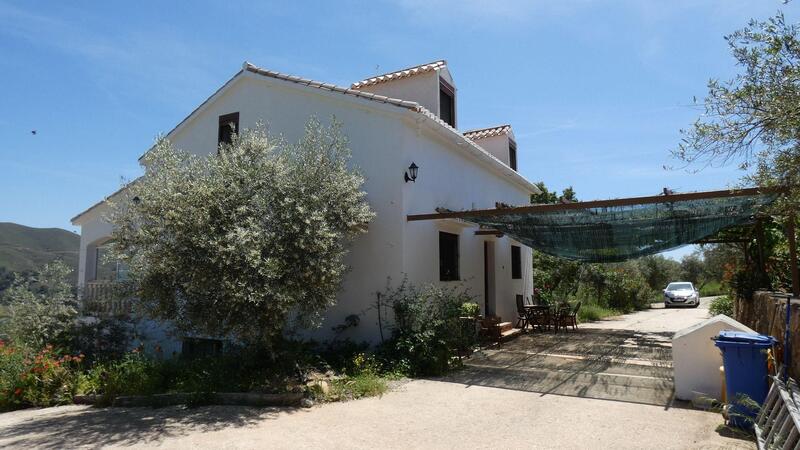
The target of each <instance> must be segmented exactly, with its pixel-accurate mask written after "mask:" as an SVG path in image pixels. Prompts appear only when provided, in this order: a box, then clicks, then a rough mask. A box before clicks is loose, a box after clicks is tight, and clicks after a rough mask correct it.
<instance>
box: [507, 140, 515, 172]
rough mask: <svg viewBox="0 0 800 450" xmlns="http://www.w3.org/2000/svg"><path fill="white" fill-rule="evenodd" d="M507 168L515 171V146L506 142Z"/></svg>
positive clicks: (510, 142)
mask: <svg viewBox="0 0 800 450" xmlns="http://www.w3.org/2000/svg"><path fill="white" fill-rule="evenodd" d="M508 167H511V168H512V169H514V170H517V144H516V143H515V142H514V141H508Z"/></svg>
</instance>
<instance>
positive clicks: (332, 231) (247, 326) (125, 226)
mask: <svg viewBox="0 0 800 450" xmlns="http://www.w3.org/2000/svg"><path fill="white" fill-rule="evenodd" d="M349 159H350V151H349V147H348V142H347V139H346V137H345V136H344V135H343V133H342V131H341V124H340V123H338V122H337V121H336V120H335V119H334V120H333V121H332V124H331V125H329V126H323V125H322V124H321V123H320V122H319V121H318V120H317V119H315V118H311V119H310V120H309V121H308V123H307V124H306V128H305V133H304V135H303V136H302V138H301V139H300V140H299V141H298V142H296V143H289V142H287V141H285V140H284V139H282V138H281V137H278V136H273V135H270V134H269V133H268V132H267V131H266V129H265V128H264V127H263V126H261V125H259V126H257V127H256V128H255V129H253V130H245V131H244V132H243V133H241V135H239V136H236V135H234V137H233V141H232V143H230V144H222V145H221V146H220V148H219V151H218V154H216V155H210V156H197V155H193V154H191V153H188V152H185V151H182V150H178V149H176V148H174V147H173V146H172V145H171V144H170V142H169V141H167V140H165V139H160V140H158V141H157V143H156V145H155V146H154V148H153V149H152V150H151V151H150V152H148V153H147V154H146V155H145V156H144V158H143V165H144V167H145V174H144V175H143V176H142V177H140V178H139V179H137V180H135V181H134V182H132V183H129V184H128V185H127V189H125V190H124V195H123V196H122V199H120V200H117V201H115V202H114V203H113V204H112V208H111V210H112V212H111V214H110V220H111V222H112V223H113V224H114V231H113V235H112V252H113V253H114V255H115V257H117V258H119V259H120V260H121V261H123V262H124V263H126V264H127V265H128V267H129V279H130V285H131V287H132V289H133V290H134V292H135V294H136V295H137V297H138V298H139V299H140V300H139V307H140V308H141V309H142V311H143V312H144V313H146V314H147V315H149V316H151V317H153V318H157V319H164V320H169V321H171V322H172V323H174V324H175V325H176V326H177V327H178V328H179V329H181V330H183V331H188V332H195V333H201V334H205V335H211V336H220V337H230V338H234V339H237V340H239V341H241V342H243V343H246V344H249V345H262V346H269V345H270V343H271V342H273V340H274V338H275V337H276V336H278V335H280V334H281V332H282V331H283V330H284V329H285V326H286V325H287V324H289V323H290V322H291V323H292V324H298V325H301V326H305V327H310V326H314V325H316V324H318V323H319V319H320V317H321V314H322V313H323V312H324V311H325V310H326V309H327V308H328V307H330V306H331V305H333V304H334V303H335V299H336V294H337V292H338V291H339V289H340V285H341V282H342V279H343V277H344V275H345V272H346V270H347V267H346V265H345V263H344V262H343V260H344V256H345V254H346V253H347V249H348V244H349V243H350V242H351V241H352V239H354V238H355V237H356V236H357V235H359V234H361V233H364V232H365V231H366V224H367V223H368V222H369V221H370V220H371V219H372V217H373V213H372V212H371V210H370V208H369V205H368V203H367V202H366V198H365V196H366V194H365V192H363V190H362V188H361V187H362V184H363V182H364V178H363V176H362V175H360V174H359V172H358V171H357V170H354V169H351V168H350V167H348V161H349Z"/></svg>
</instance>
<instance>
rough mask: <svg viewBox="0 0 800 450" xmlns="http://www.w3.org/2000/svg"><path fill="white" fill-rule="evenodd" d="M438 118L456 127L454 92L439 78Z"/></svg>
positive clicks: (451, 87)
mask: <svg viewBox="0 0 800 450" xmlns="http://www.w3.org/2000/svg"><path fill="white" fill-rule="evenodd" d="M439 118H440V119H442V121H444V122H445V123H447V124H448V125H450V126H451V127H453V128H455V127H456V90H455V89H453V86H450V85H449V84H448V83H447V82H446V81H444V80H443V79H441V78H439Z"/></svg>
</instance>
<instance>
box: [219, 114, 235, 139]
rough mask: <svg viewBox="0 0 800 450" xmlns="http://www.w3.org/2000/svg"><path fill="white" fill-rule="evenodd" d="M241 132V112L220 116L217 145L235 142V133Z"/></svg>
mask: <svg viewBox="0 0 800 450" xmlns="http://www.w3.org/2000/svg"><path fill="white" fill-rule="evenodd" d="M238 132H239V113H238V112H235V113H230V114H225V115H222V116H219V129H218V131H217V145H220V144H222V143H225V144H230V143H231V142H233V135H234V134H235V133H238Z"/></svg>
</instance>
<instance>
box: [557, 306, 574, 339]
mask: <svg viewBox="0 0 800 450" xmlns="http://www.w3.org/2000/svg"><path fill="white" fill-rule="evenodd" d="M571 313H572V308H570V307H569V306H559V307H557V308H556V310H555V312H554V313H553V327H555V332H556V333H558V329H559V328H561V327H563V328H564V329H565V330H566V329H567V324H568V323H570V322H569V315H570V314H571Z"/></svg>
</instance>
